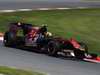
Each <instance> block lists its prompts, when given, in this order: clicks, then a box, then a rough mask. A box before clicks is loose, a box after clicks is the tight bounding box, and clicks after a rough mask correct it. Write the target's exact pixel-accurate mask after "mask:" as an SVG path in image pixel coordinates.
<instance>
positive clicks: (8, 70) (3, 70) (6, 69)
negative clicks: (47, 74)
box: [0, 66, 44, 75]
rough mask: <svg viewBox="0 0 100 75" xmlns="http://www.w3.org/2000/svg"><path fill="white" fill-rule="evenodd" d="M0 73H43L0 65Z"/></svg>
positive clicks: (8, 74) (5, 74) (6, 74)
mask: <svg viewBox="0 0 100 75" xmlns="http://www.w3.org/2000/svg"><path fill="white" fill-rule="evenodd" d="M0 74H4V75H44V74H41V73H38V72H31V71H25V70H21V69H13V68H9V67H4V66H0Z"/></svg>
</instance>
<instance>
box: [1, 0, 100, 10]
mask: <svg viewBox="0 0 100 75" xmlns="http://www.w3.org/2000/svg"><path fill="white" fill-rule="evenodd" d="M77 7H90V8H99V7H100V1H97V2H88V1H84V0H83V1H80V0H65V1H60V2H59V1H57V0H55V1H53V0H52V1H25V2H24V1H22V0H21V1H17V2H15V1H7V2H6V1H0V10H4V9H10V10H11V9H35V8H77Z"/></svg>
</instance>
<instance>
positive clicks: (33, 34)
mask: <svg viewBox="0 0 100 75" xmlns="http://www.w3.org/2000/svg"><path fill="white" fill-rule="evenodd" d="M20 29H22V30H23V36H21V37H20V36H18V35H17V32H18V30H20ZM4 45H5V46H9V47H15V48H16V47H17V48H21V49H22V48H27V49H32V50H34V49H36V50H37V51H38V52H41V53H43V52H45V53H47V54H48V55H50V56H57V55H58V54H63V55H65V56H74V57H75V58H77V59H84V58H96V57H97V55H95V54H92V55H91V54H89V53H88V47H87V45H86V44H85V43H83V42H78V41H77V40H76V39H74V38H71V39H69V40H68V39H64V38H62V37H55V36H52V33H50V32H48V31H47V28H46V26H43V27H35V26H32V25H31V24H26V23H11V26H10V27H9V30H8V31H7V32H5V35H4ZM72 52H73V53H74V55H72V54H71V53H72ZM88 56H89V57H88Z"/></svg>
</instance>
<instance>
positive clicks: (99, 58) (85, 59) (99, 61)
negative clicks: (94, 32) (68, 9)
mask: <svg viewBox="0 0 100 75" xmlns="http://www.w3.org/2000/svg"><path fill="white" fill-rule="evenodd" d="M83 60H84V61H88V62H92V63H100V57H99V56H98V57H97V58H96V59H87V58H84V59H83Z"/></svg>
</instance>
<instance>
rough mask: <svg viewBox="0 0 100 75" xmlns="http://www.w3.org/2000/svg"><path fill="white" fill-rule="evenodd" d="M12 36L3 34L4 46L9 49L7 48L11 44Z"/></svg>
mask: <svg viewBox="0 0 100 75" xmlns="http://www.w3.org/2000/svg"><path fill="white" fill-rule="evenodd" d="M12 35H13V34H12V33H11V32H5V34H4V41H3V43H4V46H8V47H9V46H11V45H12V44H13V41H12V39H13V36H12Z"/></svg>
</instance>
